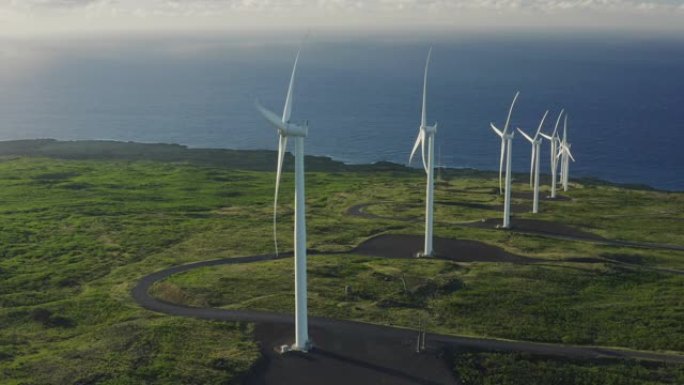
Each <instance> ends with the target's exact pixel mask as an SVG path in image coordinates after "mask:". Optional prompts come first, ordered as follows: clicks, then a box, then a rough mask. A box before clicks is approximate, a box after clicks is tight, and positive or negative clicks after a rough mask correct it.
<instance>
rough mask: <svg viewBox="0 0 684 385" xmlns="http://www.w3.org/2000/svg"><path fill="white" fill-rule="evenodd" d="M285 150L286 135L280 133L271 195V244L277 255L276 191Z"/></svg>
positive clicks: (278, 189) (278, 188)
mask: <svg viewBox="0 0 684 385" xmlns="http://www.w3.org/2000/svg"><path fill="white" fill-rule="evenodd" d="M285 151H287V136H284V135H280V136H279V137H278V166H277V171H276V184H275V194H274V196H273V244H274V245H275V253H276V256H278V227H277V223H278V221H277V218H278V192H279V191H280V176H281V175H282V172H283V160H284V159H285Z"/></svg>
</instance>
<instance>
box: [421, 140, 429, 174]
mask: <svg viewBox="0 0 684 385" xmlns="http://www.w3.org/2000/svg"><path fill="white" fill-rule="evenodd" d="M421 134H422V135H423V140H421V141H420V142H421V145H420V147H421V149H420V151H421V152H422V154H421V155H422V159H423V168H424V169H425V173H427V172H428V166H427V163H426V162H425V160H426V159H427V158H426V156H425V140H426V139H427V140H430V138H429V137H427V136H425V131H422V130H421Z"/></svg>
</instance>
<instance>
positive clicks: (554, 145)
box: [541, 109, 565, 198]
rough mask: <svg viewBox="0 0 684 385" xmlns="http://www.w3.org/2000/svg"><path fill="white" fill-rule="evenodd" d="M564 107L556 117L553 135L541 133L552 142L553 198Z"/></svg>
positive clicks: (554, 195)
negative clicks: (559, 125)
mask: <svg viewBox="0 0 684 385" xmlns="http://www.w3.org/2000/svg"><path fill="white" fill-rule="evenodd" d="M564 112H565V110H564V109H562V110H561V111H560V113H559V114H558V119H556V125H555V126H553V133H551V135H546V134H543V133H542V134H541V136H543V137H544V138H546V139H548V140H549V142H550V143H551V198H555V197H556V180H557V178H558V177H557V176H556V173H557V171H558V144H559V143H558V142H560V139H558V124H559V123H560V120H561V117H563V113H564Z"/></svg>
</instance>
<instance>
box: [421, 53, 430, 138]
mask: <svg viewBox="0 0 684 385" xmlns="http://www.w3.org/2000/svg"><path fill="white" fill-rule="evenodd" d="M431 56H432V47H430V50H429V51H428V55H427V59H425V73H424V75H423V111H422V113H421V115H420V125H421V127H425V125H426V124H427V107H426V105H427V76H428V69H429V68H430V57H431Z"/></svg>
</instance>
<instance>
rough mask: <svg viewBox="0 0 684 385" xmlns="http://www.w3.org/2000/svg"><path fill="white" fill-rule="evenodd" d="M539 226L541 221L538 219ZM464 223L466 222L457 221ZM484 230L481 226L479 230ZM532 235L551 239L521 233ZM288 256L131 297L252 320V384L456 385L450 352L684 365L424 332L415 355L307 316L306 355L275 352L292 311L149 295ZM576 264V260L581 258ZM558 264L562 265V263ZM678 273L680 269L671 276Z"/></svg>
mask: <svg viewBox="0 0 684 385" xmlns="http://www.w3.org/2000/svg"><path fill="white" fill-rule="evenodd" d="M368 205H370V203H366V204H361V205H356V206H353V207H351V208H350V209H349V210H348V211H347V213H348V214H349V215H355V216H360V217H367V218H380V219H395V220H406V218H388V217H380V216H375V215H373V214H368V213H367V212H365V210H364V209H365V208H366V207H367V206H368ZM538 222H539V221H538ZM461 225H469V224H461ZM481 226H483V225H481ZM521 232H524V233H532V234H535V235H542V236H551V237H554V234H548V233H539V232H534V231H525V230H523V231H521ZM555 237H562V238H564V239H570V240H579V241H589V242H595V243H601V244H611V245H619V246H634V247H648V248H664V249H673V250H684V247H679V246H673V245H657V244H656V245H651V244H637V243H631V242H622V241H610V240H606V239H603V238H600V237H596V236H592V235H587V236H585V235H583V234H581V233H573V234H556V235H555ZM421 240H422V237H420V236H411V235H396V234H394V235H380V236H377V237H374V238H371V239H369V240H367V241H366V242H364V243H362V244H361V245H359V246H358V247H356V248H355V249H354V250H351V251H349V252H348V253H349V254H357V255H358V254H364V255H369V256H373V257H378V258H412V257H413V255H414V253H415V251H417V250H420V247H421ZM435 250H436V252H437V254H438V255H439V257H438V258H440V259H448V260H452V261H456V262H499V263H522V264H528V263H538V262H548V261H544V260H540V259H534V258H529V257H524V256H518V255H514V254H510V253H508V252H506V251H504V250H503V249H500V248H498V247H496V246H491V245H487V244H484V243H481V242H477V241H466V240H453V239H445V238H436V239H435ZM310 254H312V255H325V254H336V255H339V254H345V253H340V252H336V253H322V252H318V251H315V250H311V251H310ZM291 257H292V254H291V253H289V254H281V255H280V256H278V257H275V256H273V255H256V256H247V257H234V258H225V259H216V260H209V261H201V262H195V263H190V264H185V265H180V266H175V267H171V268H168V269H165V270H162V271H158V272H155V273H152V274H150V275H147V276H145V277H143V278H142V279H141V280H140V281H139V282H138V283H137V285H136V286H135V287H134V288H133V290H132V296H133V298H134V300H135V301H136V302H137V303H138V304H140V305H141V306H142V307H144V308H145V309H148V310H151V311H154V312H159V313H164V314H169V315H174V316H182V317H193V318H199V319H206V320H215V321H233V322H235V321H237V322H249V323H254V324H255V325H256V326H255V338H256V340H257V341H258V342H259V344H260V346H261V352H262V357H263V358H262V361H261V362H260V363H258V364H257V368H256V369H255V370H253V371H252V373H251V374H249V375H248V376H247V378H246V379H245V383H247V384H253V385H271V384H279V385H287V384H298V385H307V384H320V383H326V384H329V385H336V384H345V385H347V384H349V383H357V384H366V383H367V384H393V385H401V384H425V385H437V384H459V382H458V379H457V378H455V377H454V375H453V370H452V369H451V362H449V357H450V353H449V352H454V351H470V350H477V351H500V352H523V353H529V354H534V355H540V356H555V357H562V358H574V359H583V360H604V359H627V360H647V361H656V362H663V363H676V364H684V355H682V354H677V353H660V352H650V351H638V350H629V349H622V348H614V347H601V346H578V345H564V344H552V343H539V342H530V341H514V340H503V339H494V338H477V337H466V336H454V335H441V334H433V333H428V334H427V338H426V343H427V346H426V349H425V351H424V352H422V353H420V354H418V353H416V342H417V332H416V330H412V329H406V328H401V327H394V326H385V325H376V324H369V323H363V322H357V321H348V320H339V319H330V318H324V317H309V326H310V334H311V336H312V339H313V341H314V346H315V348H314V349H313V350H312V351H311V352H310V353H309V354H307V355H301V354H296V353H293V354H286V355H281V354H278V353H275V349H276V348H277V347H278V346H280V345H282V344H287V343H291V341H290V337H291V336H292V335H293V325H294V316H293V315H292V314H284V313H276V312H265V311H255V310H227V309H217V308H197V307H190V306H185V305H180V304H175V303H170V302H166V301H164V300H161V299H158V298H155V297H153V296H152V295H150V293H149V291H150V288H151V287H152V285H154V283H155V282H158V281H161V280H163V279H165V278H167V277H170V276H172V275H174V274H179V273H184V272H188V271H190V270H193V269H197V268H202V267H211V266H221V265H236V264H246V263H255V262H263V261H271V260H276V259H284V258H291ZM580 259H581V258H580ZM567 261H568V262H582V263H587V262H589V263H591V262H611V261H602V260H596V261H594V260H589V259H587V260H581V261H580V260H577V261H575V259H568V260H567ZM561 262H562V261H561ZM672 273H675V274H681V273H682V272H679V271H672Z"/></svg>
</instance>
